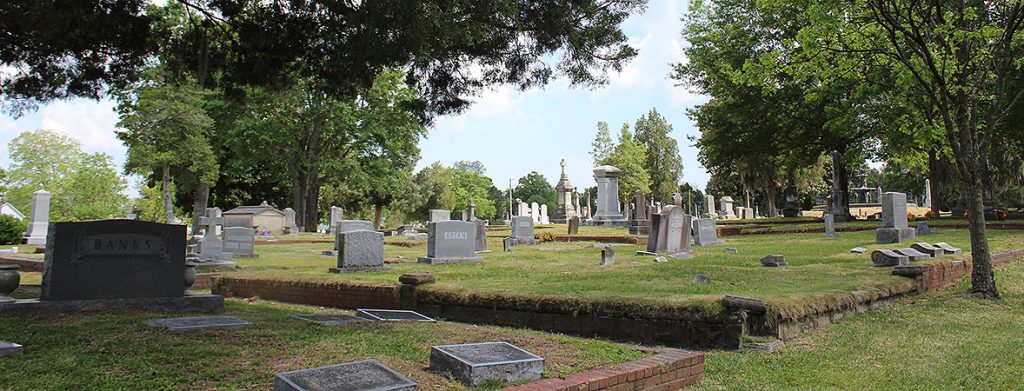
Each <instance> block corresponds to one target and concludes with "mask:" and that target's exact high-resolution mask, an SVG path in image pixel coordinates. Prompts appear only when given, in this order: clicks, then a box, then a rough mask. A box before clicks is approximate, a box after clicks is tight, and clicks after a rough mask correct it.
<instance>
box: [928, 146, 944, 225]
mask: <svg viewBox="0 0 1024 391" xmlns="http://www.w3.org/2000/svg"><path fill="white" fill-rule="evenodd" d="M936 155H937V152H936V151H935V150H934V149H933V150H931V151H928V179H929V183H930V184H931V189H930V190H931V192H932V205H931V207H932V215H933V216H935V218H939V211H941V210H942V183H941V179H940V178H942V177H944V176H943V175H939V173H940V171H941V170H942V169H941V168H940V167H939V159H938V158H937V157H936Z"/></svg>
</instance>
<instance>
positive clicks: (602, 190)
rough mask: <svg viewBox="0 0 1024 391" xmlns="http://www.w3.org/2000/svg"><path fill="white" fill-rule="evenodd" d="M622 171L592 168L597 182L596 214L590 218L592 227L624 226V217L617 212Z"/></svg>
mask: <svg viewBox="0 0 1024 391" xmlns="http://www.w3.org/2000/svg"><path fill="white" fill-rule="evenodd" d="M620 175H622V170H620V169H618V168H616V167H613V166H600V167H596V168H594V181H596V182H597V212H596V213H594V216H593V217H592V218H591V224H593V225H612V226H626V225H628V224H629V222H628V221H626V217H625V216H623V215H622V211H621V210H619V176H620Z"/></svg>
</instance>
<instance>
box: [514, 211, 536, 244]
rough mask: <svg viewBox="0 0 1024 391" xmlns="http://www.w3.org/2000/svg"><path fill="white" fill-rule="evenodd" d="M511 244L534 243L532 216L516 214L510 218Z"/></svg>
mask: <svg viewBox="0 0 1024 391" xmlns="http://www.w3.org/2000/svg"><path fill="white" fill-rule="evenodd" d="M512 239H514V240H513V242H512V244H514V245H529V244H533V243H534V235H533V218H531V217H530V216H516V217H513V218H512Z"/></svg>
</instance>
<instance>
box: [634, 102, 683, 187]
mask: <svg viewBox="0 0 1024 391" xmlns="http://www.w3.org/2000/svg"><path fill="white" fill-rule="evenodd" d="M633 131H634V133H635V135H634V136H633V137H634V140H635V141H636V142H637V144H640V145H641V146H642V147H643V148H644V154H645V156H646V158H647V159H646V161H645V162H644V169H645V170H646V171H647V174H648V175H649V176H650V182H649V183H648V185H649V187H650V191H651V199H652V200H654V201H662V202H669V201H671V199H672V193H674V192H676V191H678V190H679V180H680V179H681V178H682V175H683V158H682V156H679V146H678V145H677V144H676V139H675V138H673V137H672V136H670V135H669V133H671V132H672V125H671V124H669V123H668V121H667V120H666V119H665V117H663V116H661V114H659V113H658V110H656V109H653V108H652V109H651V111H650V112H649V113H647V114H646V115H643V116H641V117H640V119H637V120H636V125H635V126H634V127H633Z"/></svg>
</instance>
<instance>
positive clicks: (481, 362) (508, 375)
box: [430, 342, 544, 387]
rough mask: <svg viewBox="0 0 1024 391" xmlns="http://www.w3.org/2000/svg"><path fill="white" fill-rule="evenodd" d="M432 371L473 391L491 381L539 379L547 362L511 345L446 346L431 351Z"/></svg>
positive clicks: (495, 343)
mask: <svg viewBox="0 0 1024 391" xmlns="http://www.w3.org/2000/svg"><path fill="white" fill-rule="evenodd" d="M430 369H431V370H432V371H434V372H438V373H442V374H447V375H451V376H452V377H453V378H455V379H456V380H458V381H459V382H461V383H462V384H464V385H467V386H470V387H473V386H478V385H480V384H483V383H484V382H487V381H489V380H504V381H507V382H517V381H523V380H534V379H539V378H540V377H541V375H542V374H543V373H544V359H543V358H541V357H539V356H537V355H535V354H533V353H530V352H527V351H526V350H523V349H522V348H519V347H518V346H515V345H512V344H510V343H507V342H484V343H471V344H461V345H443V346H434V347H433V348H432V349H430Z"/></svg>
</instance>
